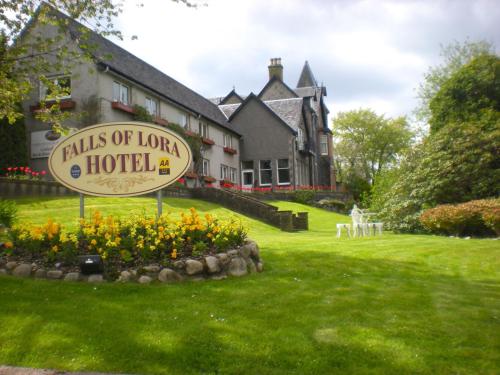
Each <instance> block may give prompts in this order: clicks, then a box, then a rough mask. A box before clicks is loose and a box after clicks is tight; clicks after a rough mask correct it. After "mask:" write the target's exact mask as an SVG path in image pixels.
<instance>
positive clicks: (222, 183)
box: [219, 180, 234, 188]
mask: <svg viewBox="0 0 500 375" xmlns="http://www.w3.org/2000/svg"><path fill="white" fill-rule="evenodd" d="M219 184H220V187H225V188H231V187H233V186H234V182H232V181H229V180H220V181H219Z"/></svg>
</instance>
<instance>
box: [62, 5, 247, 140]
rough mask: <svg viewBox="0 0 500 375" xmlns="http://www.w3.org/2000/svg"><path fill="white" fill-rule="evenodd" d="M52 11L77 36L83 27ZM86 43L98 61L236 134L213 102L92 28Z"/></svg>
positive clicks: (74, 36)
mask: <svg viewBox="0 0 500 375" xmlns="http://www.w3.org/2000/svg"><path fill="white" fill-rule="evenodd" d="M52 11H53V12H54V15H55V16H56V17H63V18H65V19H67V20H68V21H69V24H68V26H69V30H70V33H71V35H72V37H73V38H77V37H78V36H79V35H81V31H80V29H81V28H82V27H85V26H83V25H82V24H80V23H79V22H77V21H75V20H74V19H72V18H70V17H68V16H66V15H65V14H63V13H61V12H59V11H58V10H56V9H53V10H52ZM85 28H86V27H85ZM86 29H88V28H86ZM89 43H91V44H92V45H94V46H95V50H94V51H93V55H94V58H95V59H96V60H97V61H96V62H97V63H98V64H100V65H104V66H106V67H108V68H109V69H110V70H112V71H114V72H116V73H118V74H120V75H123V76H124V77H126V78H128V79H129V80H131V81H135V82H137V83H138V84H140V85H142V86H145V87H147V88H149V89H150V90H152V91H154V92H156V93H157V94H159V95H160V96H163V97H165V98H167V99H169V100H171V101H172V102H174V103H176V104H178V105H180V106H182V107H185V108H186V109H188V110H190V111H192V112H194V113H196V114H199V115H201V116H203V117H205V118H207V119H209V120H211V121H213V122H215V123H216V124H218V125H220V126H222V127H223V128H226V129H228V130H231V131H232V132H234V133H236V134H238V133H237V132H235V131H234V130H233V129H232V128H231V127H230V125H229V124H228V123H227V120H226V118H225V116H224V115H223V114H222V113H221V111H220V110H219V109H218V108H217V105H215V104H214V103H213V102H211V101H209V100H208V99H206V98H204V97H203V96H201V95H200V94H198V93H196V92H194V91H193V90H191V89H190V88H188V87H186V86H184V85H183V84H182V83H180V82H178V81H176V80H175V79H173V78H171V77H169V76H168V75H166V74H165V73H163V72H161V71H160V70H158V69H156V68H154V67H153V66H151V65H149V64H148V63H146V62H145V61H143V60H141V59H139V58H138V57H136V56H134V55H132V54H131V53H130V52H128V51H126V50H125V49H123V48H121V47H119V46H117V45H116V44H114V43H113V42H111V41H109V40H107V39H106V38H104V37H102V36H100V35H98V34H97V33H95V32H93V31H90V33H89ZM109 55H112V56H113V58H111V59H110V58H109V57H110V56H109Z"/></svg>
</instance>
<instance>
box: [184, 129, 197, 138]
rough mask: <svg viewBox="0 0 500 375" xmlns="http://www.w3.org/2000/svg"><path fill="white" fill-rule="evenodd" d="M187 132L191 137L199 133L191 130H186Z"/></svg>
mask: <svg viewBox="0 0 500 375" xmlns="http://www.w3.org/2000/svg"><path fill="white" fill-rule="evenodd" d="M185 133H186V135H188V136H190V137H196V136H197V135H198V134H196V133H195V132H192V131H191V130H186V131H185Z"/></svg>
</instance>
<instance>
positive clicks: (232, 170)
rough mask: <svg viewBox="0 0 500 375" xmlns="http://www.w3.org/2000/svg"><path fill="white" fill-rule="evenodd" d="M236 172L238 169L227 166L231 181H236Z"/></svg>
mask: <svg viewBox="0 0 500 375" xmlns="http://www.w3.org/2000/svg"><path fill="white" fill-rule="evenodd" d="M237 173H238V171H237V170H236V168H233V167H229V177H230V179H231V182H236V175H237Z"/></svg>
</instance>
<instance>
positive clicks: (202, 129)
mask: <svg viewBox="0 0 500 375" xmlns="http://www.w3.org/2000/svg"><path fill="white" fill-rule="evenodd" d="M198 134H199V135H200V137H203V138H209V136H208V124H207V123H206V122H202V121H200V122H198Z"/></svg>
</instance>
